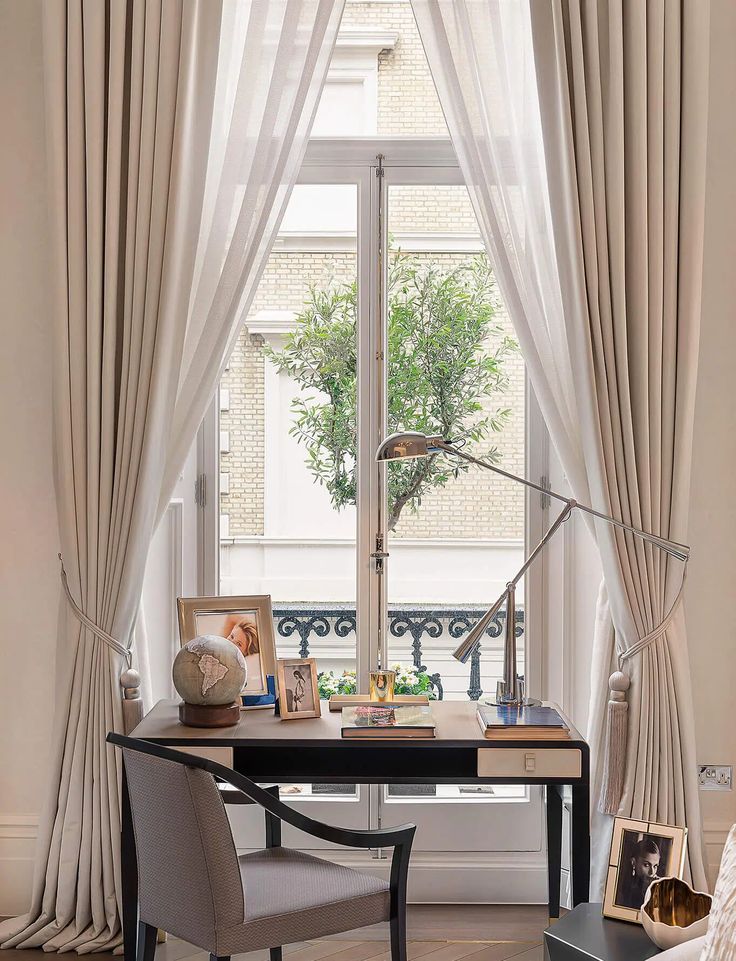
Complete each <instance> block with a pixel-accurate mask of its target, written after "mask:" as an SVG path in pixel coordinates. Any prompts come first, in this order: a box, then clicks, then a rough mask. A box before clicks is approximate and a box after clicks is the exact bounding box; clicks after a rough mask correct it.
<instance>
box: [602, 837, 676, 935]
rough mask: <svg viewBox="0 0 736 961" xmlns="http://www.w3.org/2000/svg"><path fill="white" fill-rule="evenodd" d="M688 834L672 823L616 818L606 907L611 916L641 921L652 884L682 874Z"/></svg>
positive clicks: (606, 913) (608, 915)
mask: <svg viewBox="0 0 736 961" xmlns="http://www.w3.org/2000/svg"><path fill="white" fill-rule="evenodd" d="M686 833H687V832H686V830H685V828H680V827H676V826H673V825H668V824H654V823H651V822H643V821H634V820H630V819H629V818H616V819H615V821H614V828H613V839H612V843H611V856H610V859H609V867H608V877H607V882H606V894H605V901H604V908H603V913H604V914H605V915H606V916H607V917H611V918H619V919H620V920H623V921H634V922H637V921H639V913H640V911H641V907H642V905H643V904H644V899H645V898H646V894H647V891H648V890H649V885H650V884H651V883H652V882H653V881H655V880H657V879H658V878H664V877H680V876H681V874H682V867H683V863H684V856H685V836H686Z"/></svg>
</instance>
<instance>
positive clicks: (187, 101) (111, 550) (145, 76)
mask: <svg viewBox="0 0 736 961" xmlns="http://www.w3.org/2000/svg"><path fill="white" fill-rule="evenodd" d="M342 5H343V0H252V2H248V0H225V2H224V3H221V2H219V0H145V2H144V0H131V2H129V3H113V4H103V3H91V4H90V3H87V2H86V0H64V2H62V0H49V2H48V3H46V4H45V5H44V18H45V22H44V43H45V55H44V63H45V72H46V93H47V105H46V109H47V129H48V151H49V156H50V164H49V181H50V183H49V187H50V190H49V200H50V207H51V211H52V234H51V238H50V248H51V258H52V263H53V284H54V288H53V290H54V292H53V301H52V302H53V310H54V316H53V335H54V348H55V370H54V418H55V419H54V452H55V487H56V498H57V505H58V514H59V524H60V539H61V546H62V551H63V557H64V565H65V568H66V572H67V575H68V591H69V593H68V598H67V597H66V596H64V597H63V599H62V610H61V616H60V621H59V624H60V626H59V636H58V642H57V672H58V685H57V690H58V691H59V694H58V702H57V710H56V724H55V728H56V731H57V732H58V733H57V741H56V744H55V745H54V749H53V756H52V763H51V770H50V785H49V795H48V803H47V805H46V810H45V813H44V815H43V817H42V819H41V824H40V827H39V836H38V840H37V849H36V871H35V876H34V882H33V891H32V901H31V907H30V910H29V913H28V914H27V915H25V916H23V917H20V918H15V919H11V920H9V921H6V922H4V923H3V924H2V925H1V926H0V943H1V944H2V946H3V947H24V948H32V947H37V946H41V945H42V946H43V948H44V950H47V951H53V950H60V951H61V950H64V951H70V950H76V951H77V952H78V953H88V952H92V951H105V950H110V949H111V948H115V947H117V946H119V945H120V943H121V941H122V935H121V923H120V854H119V830H120V803H119V775H120V771H119V767H118V765H119V758H118V757H117V756H116V753H115V752H114V751H113V750H111V749H109V748H108V746H107V745H106V743H105V736H106V734H107V733H108V731H110V730H116V731H120V730H122V729H123V727H124V724H125V717H124V711H123V708H122V702H121V693H122V692H121V687H120V680H119V677H120V674H121V670H122V669H124V668H125V667H126V666H127V662H128V657H127V655H126V652H127V651H130V649H131V647H132V635H133V629H134V622H135V620H136V617H137V614H138V608H139V602H140V596H141V588H142V583H143V576H144V569H145V563H146V557H147V553H148V547H149V544H150V540H151V536H152V533H153V531H154V529H155V525H156V523H157V520H158V518H159V516H160V514H161V510H162V508H163V507H164V506H165V505H166V503H167V501H168V499H169V496H170V493H171V490H172V487H173V484H174V481H175V479H176V477H177V474H178V472H179V470H180V469H181V465H182V462H183V458H184V455H185V453H186V451H187V449H188V447H189V445H190V444H191V442H192V439H193V437H194V434H195V431H196V429H197V426H198V424H199V421H200V420H201V417H202V415H203V412H204V409H205V406H206V404H207V402H208V400H209V398H210V397H211V396H212V392H213V391H214V389H215V387H216V384H217V379H218V374H219V372H220V369H221V367H222V365H223V363H224V361H225V358H226V354H227V351H228V348H229V346H230V344H231V343H232V340H233V338H234V337H235V336H236V333H237V327H238V324H239V321H240V319H241V318H242V317H243V316H244V314H245V313H246V312H247V309H248V304H249V299H250V297H252V294H253V291H254V289H255V286H256V284H257V281H258V277H259V275H260V272H261V270H262V268H263V266H264V263H265V260H266V257H267V254H268V251H269V249H270V247H271V244H272V242H273V238H274V235H275V232H276V230H277V228H278V224H279V221H280V219H281V216H282V214H283V211H284V208H285V206H286V203H287V200H288V196H289V192H290V190H291V187H292V186H293V183H294V179H295V177H296V173H297V171H298V169H299V165H300V163H301V158H302V155H303V151H304V149H305V147H306V142H307V138H308V135H309V131H310V128H311V124H312V120H313V117H314V114H315V111H316V108H317V104H318V101H319V95H320V91H321V88H322V85H323V82H324V77H325V75H326V71H327V68H328V65H329V61H330V57H331V53H332V48H333V45H334V41H335V38H336V35H337V29H338V26H339V22H340V17H341V14H342ZM126 686H130V677H128V679H127V682H126ZM131 700H135V699H131ZM127 703H128V704H129V703H130V702H127Z"/></svg>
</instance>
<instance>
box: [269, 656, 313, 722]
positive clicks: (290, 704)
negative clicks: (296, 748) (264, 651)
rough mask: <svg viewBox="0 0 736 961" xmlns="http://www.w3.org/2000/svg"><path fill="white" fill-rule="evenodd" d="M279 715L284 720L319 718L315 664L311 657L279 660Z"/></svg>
mask: <svg viewBox="0 0 736 961" xmlns="http://www.w3.org/2000/svg"><path fill="white" fill-rule="evenodd" d="M277 676H278V691H279V713H280V715H281V717H282V718H283V719H284V720H292V719H294V718H297V717H319V716H320V704H319V689H318V687H317V662H316V661H315V659H314V658H313V657H306V658H301V659H300V658H279V661H278V666H277Z"/></svg>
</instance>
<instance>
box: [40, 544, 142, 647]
mask: <svg viewBox="0 0 736 961" xmlns="http://www.w3.org/2000/svg"><path fill="white" fill-rule="evenodd" d="M58 557H59V563H60V564H61V583H62V586H63V588H64V593H65V594H66V599H67V600H68V601H69V606H70V607H71V609H72V611H73V613H74V616H75V617H76V618H77V620H78V621H79V622H80V623H81V624H83V625H84V626H85V627H86V628H87V630H89V631H91V632H92V633H93V634H94V635H95V637H99V639H100V640H101V641H104V642H105V644H107V646H108V647H111V648H112V649H113V650H114V651H116V652H117V653H118V654H120V655H121V656H122V657H124V658H126V660H127V661H128V664H130V663H131V660H132V657H133V652H132V651H131V650H130V648H127V647H125V645H124V644H121V643H120V641H118V640H116V639H115V638H114V637H113V636H112V634H108V633H107V631H105V630H103V629H102V628H101V627H100V626H99V625H97V624H95V622H94V621H93V620H91V619H90V618H89V617H87V615H86V614H85V613H84V611H83V610H82V608H81V607H80V606H79V605H78V604H77V602H76V601H75V600H74V598H73V597H72V592H71V590H70V589H69V581H68V580H67V576H66V570H65V569H64V559H63V558H62V556H61V554H59V555H58Z"/></svg>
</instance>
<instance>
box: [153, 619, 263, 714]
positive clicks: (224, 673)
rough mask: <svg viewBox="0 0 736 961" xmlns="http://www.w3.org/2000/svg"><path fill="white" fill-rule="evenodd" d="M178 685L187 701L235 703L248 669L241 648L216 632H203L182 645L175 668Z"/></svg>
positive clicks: (175, 679)
mask: <svg viewBox="0 0 736 961" xmlns="http://www.w3.org/2000/svg"><path fill="white" fill-rule="evenodd" d="M171 676H172V679H173V681H174V687H175V688H176V690H177V691H178V693H179V695H180V697H181V698H182V700H183V701H185V702H186V703H187V704H207V705H216V704H232V703H233V702H234V701H237V700H238V697H239V696H240V692H241V691H242V689H243V687H244V685H245V681H246V678H247V676H248V670H247V668H246V666H245V658H244V657H243V655H242V653H241V652H240V649H239V648H238V647H236V646H235V644H233V643H232V641H228V640H225V638H224V637H218V636H217V635H216V634H202V635H201V636H200V637H195V638H194V639H193V640H191V641H187V643H186V644H185V645H184V646H183V647H182V649H181V650H180V651H179V653H178V654H177V655H176V657H175V658H174V666H173V667H172V669H171Z"/></svg>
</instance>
